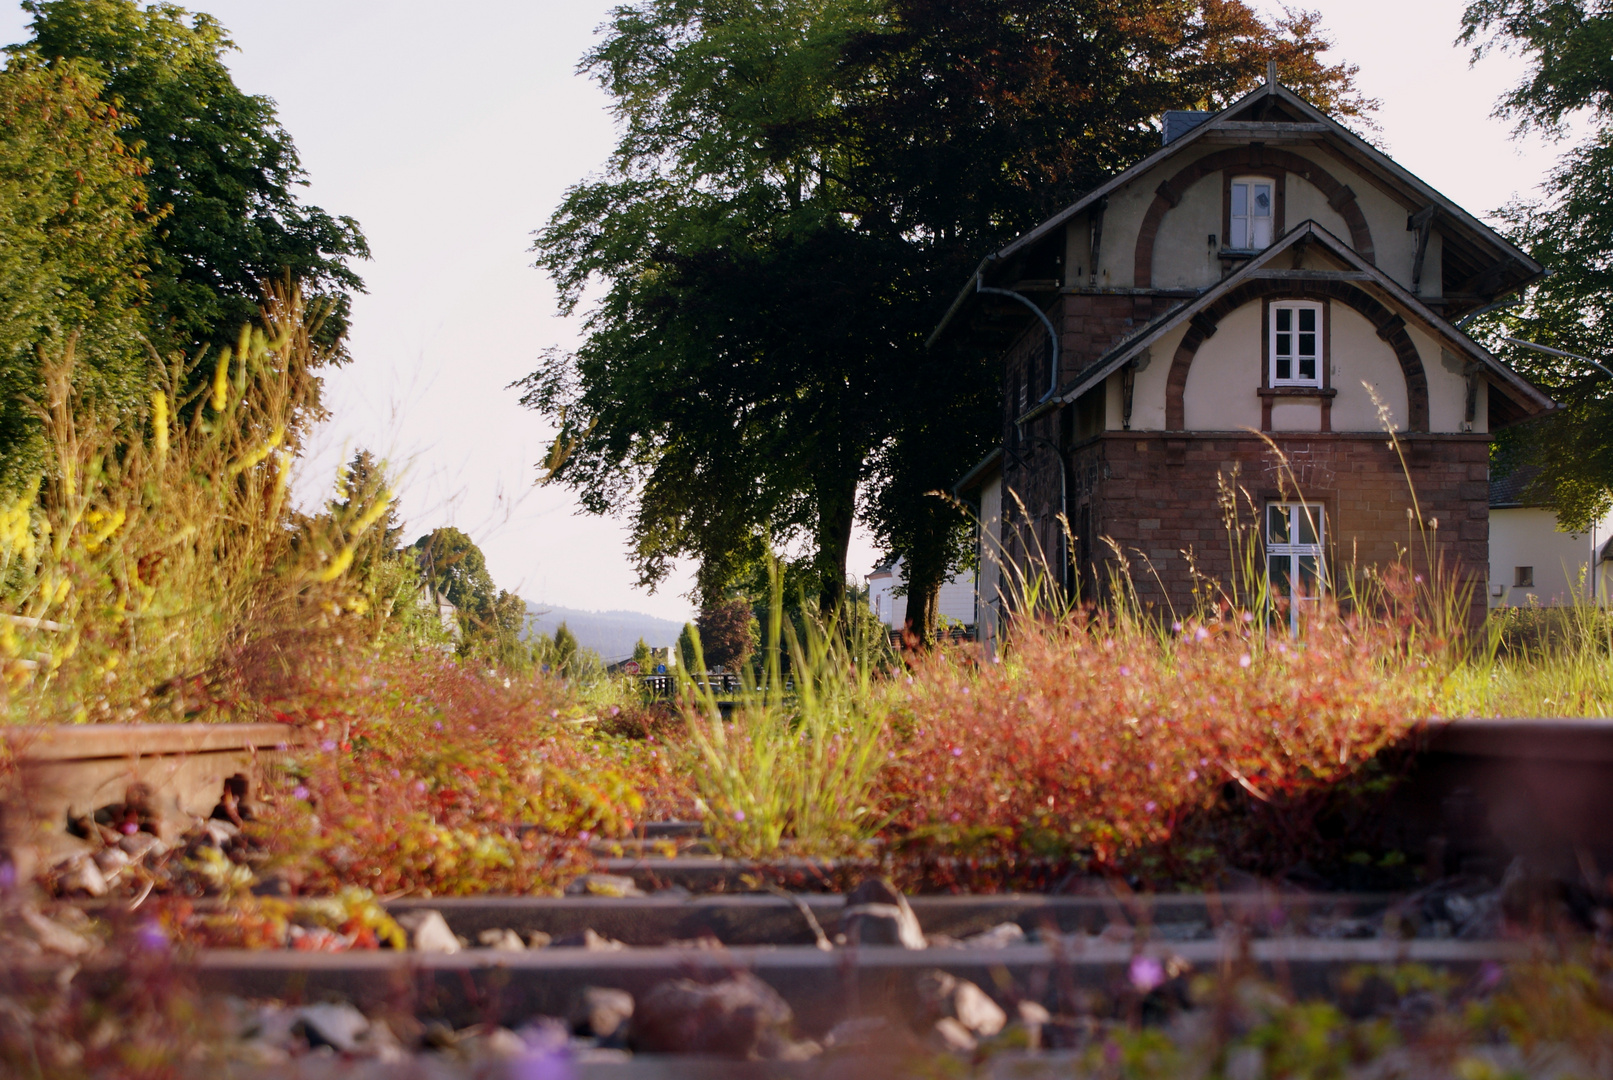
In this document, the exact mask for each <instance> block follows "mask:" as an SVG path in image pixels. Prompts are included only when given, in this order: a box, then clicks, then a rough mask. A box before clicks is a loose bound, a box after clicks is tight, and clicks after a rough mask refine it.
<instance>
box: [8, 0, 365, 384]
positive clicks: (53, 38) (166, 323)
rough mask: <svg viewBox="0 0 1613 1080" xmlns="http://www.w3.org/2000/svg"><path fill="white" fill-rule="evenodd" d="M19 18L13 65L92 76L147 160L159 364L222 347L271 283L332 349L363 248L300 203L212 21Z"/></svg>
mask: <svg viewBox="0 0 1613 1080" xmlns="http://www.w3.org/2000/svg"><path fill="white" fill-rule="evenodd" d="M22 6H23V9H24V10H25V11H27V12H28V13H29V14H30V15H32V16H33V18H32V21H31V23H30V29H31V30H32V32H33V37H32V39H31V40H29V41H27V42H25V43H24V44H22V45H18V46H13V47H12V50H11V51H12V53H13V55H16V56H19V57H28V58H36V59H38V60H41V61H45V62H50V63H58V62H63V61H71V62H73V63H74V64H75V65H77V64H79V63H80V62H89V63H93V64H95V65H97V66H98V67H99V69H100V72H101V73H102V78H103V79H104V81H105V91H104V96H105V97H106V99H107V100H108V101H109V102H110V103H112V104H115V105H116V107H117V109H118V114H117V115H119V116H120V117H121V118H122V120H123V122H124V125H125V126H124V135H125V138H127V139H129V140H130V141H131V143H132V145H133V146H134V147H135V148H136V149H137V151H138V152H139V153H141V154H143V155H145V156H146V158H147V159H149V162H150V169H149V172H148V173H147V175H146V178H145V182H146V186H147V187H148V189H149V190H150V195H151V201H152V204H153V205H155V206H158V207H164V208H167V209H168V213H167V216H166V217H165V218H164V219H163V220H162V222H161V223H160V224H159V225H158V227H157V229H156V230H155V232H154V233H153V234H152V235H151V237H150V243H149V246H148V255H149V259H150V263H151V272H150V275H149V283H150V316H151V318H150V322H151V324H152V327H153V330H154V332H155V334H156V338H157V341H158V344H159V345H160V346H161V347H162V348H163V349H164V351H167V350H168V349H170V348H175V347H177V348H184V349H193V348H194V347H195V346H197V345H201V344H208V343H221V342H226V341H227V342H233V341H234V340H235V337H236V333H237V331H238V330H239V329H240V327H241V326H242V325H244V324H246V323H248V322H251V321H252V320H253V319H254V318H255V317H256V315H257V309H258V304H259V301H260V300H261V297H262V287H263V282H264V281H265V280H269V279H278V278H281V277H282V276H289V277H290V279H291V281H292V283H294V284H296V285H298V286H300V288H301V289H302V292H303V295H304V296H305V297H306V298H308V299H309V300H311V301H316V302H317V301H323V302H324V303H325V305H326V318H325V320H324V322H323V324H322V327H321V329H320V333H321V336H322V340H323V341H324V343H326V344H327V345H329V344H338V343H339V342H340V341H341V340H342V338H343V336H344V335H345V332H346V328H347V319H348V311H349V307H350V303H351V295H352V293H354V292H356V291H360V290H362V288H363V283H362V281H360V279H359V277H358V276H357V275H356V274H355V273H354V272H353V271H352V270H351V269H350V268H349V266H348V261H349V260H350V259H354V258H360V259H362V258H368V257H369V247H368V245H367V244H366V243H365V240H364V236H363V234H362V233H361V232H360V231H359V227H358V223H357V222H355V221H354V220H353V219H352V218H348V217H340V218H337V217H332V216H331V215H329V214H327V213H326V212H325V211H323V210H321V209H320V208H319V207H317V206H305V205H303V204H302V202H301V201H299V199H298V197H297V194H296V191H295V188H297V187H298V186H300V185H303V184H306V179H305V178H304V173H303V170H302V165H301V163H300V161H299V160H298V157H297V150H296V147H295V146H294V145H293V144H292V141H291V136H290V135H289V134H287V133H286V131H285V129H284V128H282V127H281V126H280V122H279V120H278V119H277V118H276V117H275V110H274V102H273V101H271V100H270V99H268V98H266V97H261V96H257V95H251V94H245V93H243V92H242V91H241V90H240V89H239V88H238V87H237V86H236V85H235V82H234V80H232V79H231V78H230V73H229V69H228V68H227V67H226V66H225V64H224V59H223V57H224V54H225V53H226V52H228V51H229V50H231V49H234V48H235V44H234V42H232V41H231V40H230V39H229V37H228V36H227V35H226V33H225V30H224V28H223V27H222V26H221V25H220V24H219V23H218V21H217V20H216V19H214V18H213V17H212V16H210V15H204V14H195V15H192V14H191V13H189V12H187V11H186V10H185V9H184V8H181V7H178V6H176V5H174V4H168V3H158V4H151V5H148V6H142V5H140V4H138V3H136V2H135V0H24V3H23V5H22ZM331 355H333V356H335V358H336V359H338V360H341V359H344V358H345V353H342V352H341V351H340V350H339V349H338V350H337V351H335V352H334V353H332V354H331Z"/></svg>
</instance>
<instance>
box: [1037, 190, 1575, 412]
mask: <svg viewBox="0 0 1613 1080" xmlns="http://www.w3.org/2000/svg"><path fill="white" fill-rule="evenodd" d="M1312 242H1316V243H1319V244H1320V245H1321V246H1322V247H1323V248H1324V249H1325V250H1326V251H1327V252H1329V253H1330V254H1332V255H1333V256H1334V257H1335V258H1336V259H1338V260H1339V261H1340V262H1342V263H1344V264H1345V266H1346V267H1347V269H1345V270H1343V271H1329V270H1288V271H1279V272H1280V273H1281V274H1282V275H1283V276H1284V277H1285V278H1289V279H1292V280H1296V281H1299V280H1305V279H1307V278H1308V279H1311V280H1317V281H1327V280H1335V281H1337V280H1348V281H1351V282H1353V283H1355V284H1357V285H1365V286H1368V287H1370V288H1372V289H1374V290H1376V291H1378V292H1379V294H1380V297H1381V298H1382V299H1384V300H1386V301H1387V302H1388V304H1389V305H1390V306H1392V307H1395V308H1398V309H1400V311H1401V312H1402V314H1404V315H1410V316H1412V317H1413V318H1415V319H1416V320H1417V321H1419V322H1421V323H1422V324H1423V325H1424V326H1425V327H1427V328H1428V329H1429V330H1430V331H1431V332H1433V333H1434V335H1435V336H1437V337H1439V338H1440V339H1441V340H1442V341H1443V342H1444V343H1445V344H1446V345H1448V346H1449V347H1450V348H1451V349H1452V351H1454V352H1457V353H1459V354H1461V355H1464V356H1466V357H1468V358H1469V359H1470V360H1473V361H1476V362H1478V363H1480V364H1482V365H1483V366H1484V369H1485V372H1486V374H1488V375H1490V376H1491V378H1492V379H1494V380H1495V381H1496V382H1498V383H1500V384H1502V385H1503V386H1504V387H1506V389H1507V391H1508V394H1507V396H1508V397H1510V398H1512V399H1513V400H1514V401H1516V402H1517V403H1518V404H1519V405H1521V406H1522V407H1523V410H1524V411H1525V412H1526V413H1530V414H1536V413H1542V412H1547V411H1549V410H1551V409H1555V408H1556V407H1557V403H1556V402H1554V401H1553V400H1552V399H1551V398H1550V397H1547V396H1546V395H1545V394H1544V393H1542V392H1541V391H1540V390H1539V389H1538V388H1536V387H1535V386H1534V385H1533V384H1532V383H1530V382H1529V381H1528V380H1526V379H1524V378H1523V377H1522V376H1520V375H1518V374H1517V373H1516V372H1514V371H1513V370H1512V369H1511V368H1509V367H1507V366H1506V365H1505V364H1503V363H1502V362H1501V361H1500V360H1498V359H1496V357H1495V355H1494V354H1493V353H1491V352H1490V351H1489V350H1488V349H1486V348H1485V347H1484V346H1482V345H1480V344H1479V343H1478V342H1476V341H1474V340H1473V339H1472V338H1470V337H1468V336H1467V335H1466V334H1464V333H1462V331H1460V330H1458V329H1457V328H1456V327H1455V326H1453V325H1451V324H1450V323H1449V322H1447V321H1446V320H1445V319H1444V318H1443V317H1441V316H1439V315H1437V314H1435V313H1434V312H1433V311H1431V310H1430V309H1429V308H1428V306H1427V305H1426V304H1424V303H1423V302H1422V301H1421V300H1419V299H1417V297H1415V296H1413V295H1412V294H1411V293H1409V292H1407V291H1406V290H1405V289H1404V288H1403V287H1402V286H1401V285H1400V283H1399V282H1397V281H1395V280H1394V279H1393V278H1391V277H1390V276H1389V275H1388V274H1385V273H1384V272H1383V271H1382V270H1379V269H1378V268H1377V267H1376V266H1374V265H1372V264H1371V263H1369V262H1367V261H1366V260H1365V259H1363V258H1362V257H1361V256H1360V255H1358V254H1356V252H1355V250H1354V249H1353V248H1351V247H1350V246H1349V245H1348V244H1346V243H1345V242H1344V241H1342V240H1340V239H1339V238H1338V237H1336V236H1334V235H1333V234H1332V233H1330V232H1328V231H1327V230H1326V229H1324V228H1322V226H1320V225H1318V224H1317V223H1316V222H1314V221H1309V220H1307V221H1304V222H1301V223H1300V224H1299V225H1296V226H1295V227H1294V228H1292V229H1290V230H1289V231H1288V232H1287V233H1286V234H1284V236H1283V237H1282V239H1280V240H1278V241H1277V242H1276V243H1275V244H1273V245H1271V246H1270V247H1268V248H1266V249H1265V250H1264V251H1262V252H1260V254H1258V255H1256V256H1255V257H1254V258H1252V259H1250V260H1249V262H1248V263H1246V264H1245V265H1244V266H1243V267H1242V268H1241V269H1240V270H1238V271H1237V273H1234V274H1231V275H1229V276H1227V277H1225V278H1223V279H1221V281H1220V282H1218V283H1216V284H1215V285H1212V286H1211V287H1210V288H1208V289H1206V290H1205V291H1204V292H1202V293H1200V294H1199V295H1198V296H1197V297H1195V298H1193V299H1192V300H1188V301H1185V302H1183V303H1181V304H1178V305H1177V306H1176V307H1174V308H1172V309H1171V310H1170V311H1167V312H1166V313H1165V314H1163V315H1161V316H1159V317H1158V318H1157V319H1155V320H1154V321H1153V322H1151V323H1148V324H1147V325H1146V326H1143V327H1142V328H1141V329H1140V330H1138V331H1137V332H1136V333H1135V334H1132V335H1131V336H1130V337H1128V338H1126V339H1125V340H1124V341H1121V342H1120V343H1119V344H1117V345H1115V346H1113V347H1112V348H1111V349H1110V350H1109V351H1108V352H1106V353H1104V354H1103V355H1102V356H1100V357H1099V358H1098V359H1097V360H1096V361H1095V362H1094V363H1092V364H1089V365H1087V367H1085V368H1084V369H1082V370H1081V371H1080V372H1079V373H1078V374H1077V375H1076V377H1075V378H1074V380H1072V381H1071V382H1069V383H1066V384H1064V385H1063V386H1060V387H1059V389H1058V391H1057V392H1056V393H1054V394H1052V395H1050V396H1049V397H1048V398H1047V399H1046V401H1044V402H1041V403H1040V404H1038V405H1037V406H1036V407H1035V408H1033V409H1031V410H1030V411H1029V412H1027V413H1026V414H1025V416H1023V417H1021V418H1020V419H1021V420H1022V421H1023V420H1028V419H1031V418H1033V417H1034V416H1039V415H1041V414H1042V413H1043V412H1046V411H1048V410H1049V409H1052V408H1056V407H1057V406H1059V405H1062V404H1068V403H1069V402H1071V401H1074V400H1075V399H1076V398H1078V397H1080V396H1081V395H1082V394H1084V393H1086V392H1087V391H1088V390H1090V389H1092V388H1093V387H1095V386H1097V385H1099V384H1100V383H1102V382H1103V380H1105V379H1107V378H1108V377H1109V376H1110V375H1113V374H1114V373H1115V372H1116V371H1119V370H1120V369H1121V368H1122V367H1123V366H1124V365H1125V364H1126V363H1127V362H1128V361H1129V360H1131V359H1132V358H1133V357H1135V356H1136V355H1137V354H1138V353H1140V352H1142V351H1143V350H1144V349H1146V348H1148V347H1149V346H1150V345H1152V344H1154V343H1155V342H1157V341H1159V340H1160V339H1161V338H1163V337H1164V336H1165V335H1166V334H1168V333H1170V332H1171V331H1172V330H1174V329H1176V328H1177V327H1178V326H1181V325H1182V324H1183V323H1185V322H1187V321H1189V320H1190V319H1192V318H1193V316H1195V315H1197V314H1198V313H1199V312H1201V311H1203V310H1204V309H1205V308H1207V307H1209V306H1210V305H1212V304H1214V303H1215V302H1216V301H1217V300H1218V299H1220V297H1221V296H1222V295H1223V294H1225V293H1228V292H1230V291H1232V290H1233V289H1235V288H1237V287H1238V286H1239V285H1241V284H1243V283H1244V282H1246V281H1249V280H1251V279H1254V278H1259V277H1265V276H1268V274H1270V273H1271V271H1270V270H1269V266H1270V264H1271V263H1272V262H1273V261H1274V260H1275V259H1276V258H1277V256H1279V255H1281V254H1283V253H1284V252H1287V251H1290V250H1291V249H1293V248H1294V247H1295V246H1296V245H1298V244H1301V243H1305V244H1309V243H1312Z"/></svg>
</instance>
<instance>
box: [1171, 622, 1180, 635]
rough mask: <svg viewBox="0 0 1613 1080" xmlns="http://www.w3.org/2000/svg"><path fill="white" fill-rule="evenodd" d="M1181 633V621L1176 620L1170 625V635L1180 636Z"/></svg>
mask: <svg viewBox="0 0 1613 1080" xmlns="http://www.w3.org/2000/svg"><path fill="white" fill-rule="evenodd" d="M1181 632H1182V620H1181V619H1177V620H1176V621H1175V622H1173V623H1171V633H1173V634H1180V633H1181Z"/></svg>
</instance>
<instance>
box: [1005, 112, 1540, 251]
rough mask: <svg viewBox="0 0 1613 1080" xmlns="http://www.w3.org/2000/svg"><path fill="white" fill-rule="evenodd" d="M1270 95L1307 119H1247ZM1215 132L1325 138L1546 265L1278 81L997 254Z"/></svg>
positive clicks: (1489, 239) (1471, 228)
mask: <svg viewBox="0 0 1613 1080" xmlns="http://www.w3.org/2000/svg"><path fill="white" fill-rule="evenodd" d="M1267 99H1272V100H1275V101H1278V102H1281V104H1282V105H1283V106H1285V107H1286V109H1287V110H1288V111H1293V112H1297V113H1299V114H1300V115H1302V116H1304V117H1305V118H1306V119H1305V120H1304V121H1301V122H1299V123H1293V122H1282V121H1277V122H1273V121H1256V120H1250V119H1246V118H1245V116H1244V114H1246V113H1251V112H1256V111H1258V109H1259V107H1260V106H1261V105H1262V104H1263V103H1265V102H1266V101H1267ZM1217 134H1235V135H1248V136H1250V137H1258V136H1259V135H1260V134H1271V135H1284V136H1291V135H1301V134H1313V135H1317V136H1320V137H1322V138H1325V139H1327V140H1329V141H1330V142H1333V143H1334V144H1335V145H1337V146H1338V148H1339V149H1341V150H1343V151H1344V152H1345V154H1346V156H1347V157H1350V158H1352V159H1354V160H1353V163H1354V164H1356V165H1358V166H1360V167H1362V168H1364V169H1365V170H1366V171H1368V172H1373V173H1378V174H1380V176H1382V177H1383V178H1385V179H1389V180H1392V181H1393V182H1394V183H1395V184H1396V186H1399V187H1401V188H1402V189H1404V191H1405V193H1407V194H1411V195H1415V197H1416V199H1417V200H1418V201H1420V202H1422V203H1423V204H1425V205H1432V206H1437V207H1438V208H1439V209H1440V210H1441V211H1442V212H1443V213H1444V214H1445V215H1447V217H1448V218H1449V219H1451V220H1452V221H1453V222H1455V223H1456V224H1458V225H1460V226H1462V227H1463V229H1464V231H1466V232H1469V233H1471V234H1473V235H1474V236H1475V237H1476V238H1479V239H1482V240H1483V241H1484V242H1486V243H1487V244H1489V246H1491V247H1493V248H1495V249H1496V251H1497V253H1498V254H1500V255H1501V256H1502V257H1504V258H1510V259H1512V260H1514V261H1515V262H1518V263H1521V264H1522V265H1523V266H1524V267H1525V268H1527V269H1528V270H1529V272H1530V276H1534V275H1535V274H1539V273H1541V272H1542V271H1543V269H1544V268H1543V267H1541V265H1540V264H1539V263H1537V262H1535V261H1534V260H1533V259H1531V258H1530V257H1529V256H1528V255H1526V254H1524V253H1523V251H1521V250H1520V249H1519V248H1517V247H1516V246H1515V245H1513V244H1512V243H1511V242H1510V241H1508V240H1507V239H1506V238H1505V237H1503V236H1501V235H1500V234H1499V233H1497V232H1496V231H1495V230H1494V229H1492V228H1490V227H1489V226H1488V225H1486V224H1484V222H1482V221H1480V220H1479V219H1478V218H1475V217H1474V216H1473V215H1472V214H1469V213H1468V212H1467V211H1466V210H1463V209H1462V208H1461V207H1460V206H1458V205H1457V204H1456V203H1454V202H1452V201H1451V200H1450V199H1449V198H1447V197H1446V196H1444V195H1442V194H1440V193H1439V192H1438V191H1436V190H1434V189H1433V188H1432V187H1430V186H1428V184H1426V183H1424V182H1423V181H1422V180H1420V179H1419V178H1418V177H1416V176H1414V175H1413V174H1412V173H1410V172H1408V171H1407V170H1406V169H1405V168H1403V167H1402V166H1400V165H1399V164H1397V163H1396V162H1395V160H1394V159H1393V158H1391V157H1390V156H1389V155H1388V154H1386V153H1384V152H1383V151H1382V150H1379V149H1378V148H1377V147H1375V146H1373V145H1372V144H1371V143H1369V142H1367V141H1366V140H1365V139H1363V138H1361V136H1359V135H1357V134H1356V133H1355V132H1353V131H1351V130H1350V129H1349V128H1347V127H1345V126H1344V125H1343V124H1341V123H1339V122H1338V121H1337V120H1335V119H1333V118H1332V117H1331V116H1329V115H1327V113H1325V112H1323V111H1322V110H1320V109H1318V108H1317V107H1316V106H1314V105H1312V104H1311V103H1310V102H1308V101H1306V100H1305V99H1304V98H1302V97H1300V96H1299V95H1298V94H1296V93H1294V92H1293V91H1292V90H1290V89H1288V88H1287V87H1286V86H1283V85H1282V84H1281V83H1277V82H1268V83H1266V84H1265V85H1263V86H1261V87H1260V88H1259V89H1257V90H1253V91H1251V92H1249V93H1248V94H1246V95H1244V96H1243V97H1242V98H1240V99H1238V100H1237V101H1235V102H1233V103H1232V104H1231V105H1229V106H1227V107H1226V108H1225V109H1223V110H1221V112H1220V113H1218V114H1216V115H1215V116H1213V117H1211V118H1210V119H1208V120H1206V121H1204V122H1203V123H1201V124H1198V125H1196V126H1195V127H1193V128H1192V129H1191V130H1189V131H1188V132H1187V133H1186V134H1184V135H1180V136H1178V137H1177V138H1175V139H1172V140H1171V141H1170V142H1168V143H1166V144H1165V145H1164V146H1161V147H1160V148H1159V149H1158V150H1156V151H1155V152H1154V153H1152V154H1150V155H1148V156H1147V157H1146V158H1144V159H1143V160H1141V161H1139V162H1138V163H1137V164H1135V165H1133V166H1132V167H1131V168H1129V169H1127V170H1126V171H1125V172H1122V173H1117V174H1116V175H1115V176H1113V177H1111V178H1110V179H1109V180H1108V181H1107V182H1106V183H1103V184H1101V185H1099V186H1098V187H1095V188H1093V189H1092V190H1091V191H1089V192H1087V193H1086V194H1085V195H1083V196H1082V197H1081V198H1080V199H1078V200H1076V201H1075V202H1074V203H1071V204H1070V205H1069V206H1067V207H1065V208H1064V209H1063V210H1061V211H1059V212H1058V213H1057V214H1055V215H1053V216H1052V217H1051V218H1048V219H1047V220H1046V221H1044V222H1042V223H1041V224H1040V225H1038V226H1036V228H1034V229H1032V230H1031V231H1030V232H1028V233H1025V234H1024V235H1022V236H1020V237H1019V238H1018V239H1016V240H1014V242H1013V243H1011V244H1009V245H1008V246H1007V247H1005V248H1003V249H1002V250H1001V251H999V252H997V257H998V258H999V259H1005V258H1008V257H1009V256H1010V255H1013V254H1014V253H1016V252H1018V251H1019V250H1021V249H1022V248H1024V247H1027V246H1028V245H1030V244H1034V243H1035V242H1036V241H1037V240H1040V239H1041V238H1042V237H1043V236H1045V235H1047V233H1049V232H1051V231H1052V230H1053V229H1056V228H1058V227H1059V226H1060V225H1062V224H1064V222H1066V221H1068V220H1069V219H1070V218H1072V217H1074V216H1075V215H1076V214H1078V213H1080V212H1081V211H1083V210H1085V209H1087V208H1088V207H1090V206H1092V205H1093V204H1094V203H1096V202H1098V201H1099V200H1100V199H1103V198H1105V197H1106V196H1108V195H1110V194H1111V193H1113V192H1115V191H1117V190H1119V189H1120V188H1122V187H1124V186H1126V185H1127V184H1129V183H1130V182H1131V181H1133V180H1135V179H1136V178H1137V177H1139V176H1141V175H1142V174H1144V173H1146V172H1148V171H1149V170H1150V169H1152V168H1154V166H1156V165H1158V164H1159V163H1160V162H1162V161H1165V160H1166V159H1167V158H1170V157H1173V156H1175V155H1177V154H1180V153H1181V152H1182V151H1183V150H1186V149H1187V148H1188V147H1190V146H1193V145H1195V144H1196V143H1198V142H1201V141H1203V140H1205V139H1207V138H1213V137H1214V136H1216V135H1217Z"/></svg>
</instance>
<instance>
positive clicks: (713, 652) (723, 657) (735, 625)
mask: <svg viewBox="0 0 1613 1080" xmlns="http://www.w3.org/2000/svg"><path fill="white" fill-rule="evenodd" d="M695 628H696V630H698V631H699V633H700V645H701V648H702V649H704V650H705V658H706V665H707V666H708V667H709V668H711V669H713V670H716V669H717V668H722V669H723V670H724V671H738V670H739V669H740V668H742V667H744V665H745V661H747V660H749V659H750V657H751V654H752V653H754V652H755V651H756V647H757V645H758V644H759V643H760V641H761V628H760V625H759V624H758V622H757V620H756V617H755V615H754V614H752V612H751V604H750V601H748V600H745V599H743V598H735V599H733V600H727V601H724V602H723V603H721V604H717V605H715V606H714V607H709V608H706V609H705V610H704V611H702V612H701V613H700V617H699V618H698V619H696V620H695Z"/></svg>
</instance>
